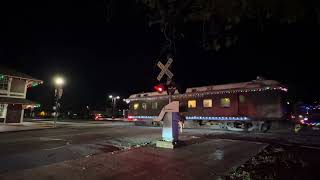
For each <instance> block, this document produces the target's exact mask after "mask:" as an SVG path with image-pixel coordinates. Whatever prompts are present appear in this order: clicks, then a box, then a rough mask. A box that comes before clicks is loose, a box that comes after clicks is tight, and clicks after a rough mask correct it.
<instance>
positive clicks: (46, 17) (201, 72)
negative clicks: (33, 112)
mask: <svg viewBox="0 0 320 180" xmlns="http://www.w3.org/2000/svg"><path fill="white" fill-rule="evenodd" d="M1 8H3V9H1V29H0V62H1V64H2V65H5V66H7V67H10V68H13V69H16V70H18V71H21V72H24V73H27V74H30V75H32V76H34V77H36V78H39V79H42V80H44V81H45V84H44V85H41V86H40V87H37V88H33V89H31V90H30V93H29V94H30V95H29V98H30V99H32V100H36V101H39V102H41V103H42V104H44V105H46V104H50V103H52V99H53V98H52V96H53V86H52V77H53V76H54V75H55V74H62V75H63V76H65V77H66V79H67V84H66V87H65V94H64V99H63V101H64V104H65V107H67V108H70V107H73V108H78V107H80V106H81V107H82V106H85V105H87V104H88V105H91V106H93V107H94V108H97V109H98V108H101V107H104V104H105V101H106V97H107V95H108V94H110V93H113V94H117V95H120V96H122V97H127V96H128V95H130V94H132V93H137V92H141V91H151V90H153V89H152V87H153V86H154V85H155V83H157V82H156V75H157V73H159V70H158V69H157V68H156V66H155V64H156V62H157V57H158V56H159V52H160V48H161V45H162V41H163V36H162V35H161V33H160V31H159V28H157V27H153V28H149V27H148V26H147V25H146V22H145V21H146V18H145V15H144V14H143V11H142V10H141V9H139V8H136V6H135V5H134V1H127V4H126V5H120V3H119V4H118V5H116V6H115V7H114V8H113V18H112V20H111V21H110V22H108V21H107V20H106V16H105V14H106V9H105V6H104V2H103V1H87V2H85V1H74V2H71V1H68V2H67V1H57V0H55V1H53V0H51V1H40V2H30V1H28V2H18V1H17V2H11V4H5V5H4V4H3V5H1ZM319 30H320V28H319V25H318V24H313V23H307V22H305V23H304V22H302V23H298V24H293V25H287V26H283V25H281V26H280V25H274V26H272V27H269V28H268V29H266V31H265V32H264V33H262V34H261V33H260V34H257V33H256V32H255V31H251V30H250V29H245V31H244V32H242V33H241V36H240V41H239V43H238V44H237V45H236V46H234V47H232V48H229V49H222V50H221V51H219V52H208V51H204V50H203V49H201V48H200V47H199V44H198V43H197V42H195V41H194V38H193V36H194V33H196V31H193V30H189V31H186V32H185V39H183V40H182V41H180V42H179V43H178V44H177V54H176V57H175V59H174V60H175V61H174V66H173V71H174V73H175V75H176V76H175V80H176V82H177V83H178V84H180V86H182V87H188V86H202V85H209V84H221V83H229V82H240V81H249V80H253V79H255V78H256V76H258V75H262V76H264V77H266V78H268V79H275V80H279V81H281V82H283V83H285V84H287V85H288V86H289V89H290V90H291V91H290V95H291V96H292V97H295V98H297V99H308V100H310V99H312V100H314V99H319V98H320V96H319V91H320V88H319V87H318V82H319V80H318V78H319V75H318V74H319V52H320V51H319V50H320V48H319V42H320V35H319V32H320V31H319Z"/></svg>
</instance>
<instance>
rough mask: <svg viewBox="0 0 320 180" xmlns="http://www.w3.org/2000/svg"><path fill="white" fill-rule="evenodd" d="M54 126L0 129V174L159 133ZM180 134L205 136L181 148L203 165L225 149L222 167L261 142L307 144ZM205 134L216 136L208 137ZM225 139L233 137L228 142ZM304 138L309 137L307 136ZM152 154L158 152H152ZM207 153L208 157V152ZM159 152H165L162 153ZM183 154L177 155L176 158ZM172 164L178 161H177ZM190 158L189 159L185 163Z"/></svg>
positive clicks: (121, 125)
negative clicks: (23, 129) (7, 131)
mask: <svg viewBox="0 0 320 180" xmlns="http://www.w3.org/2000/svg"><path fill="white" fill-rule="evenodd" d="M41 123H46V122H41ZM47 123H48V122H47ZM49 123H51V122H49ZM58 125H59V126H60V127H59V128H56V129H45V130H35V131H21V132H9V133H0V147H1V148H0V162H2V163H1V164H0V174H8V173H10V174H12V173H13V174H14V172H18V171H20V170H26V169H39V168H42V167H44V166H45V165H54V164H56V163H58V164H59V163H65V162H71V163H72V162H73V160H76V161H78V160H79V161H81V160H82V159H88V158H90V157H99V156H100V155H102V156H104V155H107V154H111V152H112V153H113V152H115V151H117V152H119V151H120V150H126V149H134V148H135V147H140V146H143V145H147V144H149V143H155V142H156V141H157V140H159V139H160V138H161V129H160V128H157V127H143V126H133V125H132V124H131V123H126V122H107V121H106V122H81V123H79V122H75V123H73V122H61V123H59V124H58ZM181 138H182V140H183V139H184V138H186V139H206V140H205V141H210V142H211V143H209V144H206V143H200V145H192V146H190V147H187V148H186V150H183V149H182V150H181V152H185V153H186V154H189V155H191V154H194V153H195V151H199V153H200V152H202V151H205V152H204V155H205V154H207V155H208V157H207V156H204V158H209V159H208V160H209V161H205V162H206V163H207V164H208V163H209V164H210V163H211V161H210V158H218V160H219V157H215V155H216V154H215V153H217V152H218V155H219V153H223V154H224V153H225V154H228V158H231V159H232V161H231V160H230V161H229V160H228V161H226V160H227V158H226V159H225V161H224V167H225V169H223V170H224V171H225V170H227V169H228V168H230V167H229V166H233V165H236V164H237V163H235V162H244V161H245V160H247V159H248V158H249V157H250V156H252V155H254V154H255V153H257V152H258V151H259V149H260V148H261V147H264V146H265V145H266V144H269V143H274V142H281V143H286V144H287V143H296V142H299V143H300V144H301V143H302V144H301V145H305V144H306V143H307V142H306V139H305V137H303V136H298V135H294V136H292V135H282V134H278V135H277V134H250V133H249V134H248V133H235V132H223V131H214V130H210V129H186V130H185V131H184V133H183V135H182V136H181ZM313 138H314V139H312V140H313V141H309V142H320V141H319V137H313ZM211 139H214V140H216V141H211ZM230 139H233V140H236V141H230ZM308 139H310V140H311V138H310V137H308ZM298 140H299V141H298ZM249 141H251V142H249ZM259 142H260V144H259ZM261 142H263V143H261ZM255 143H258V144H255ZM312 144H314V143H312ZM256 145H257V146H256ZM251 146H256V147H255V148H249V149H250V151H248V147H251ZM148 147H150V146H148ZM197 147H198V148H197ZM217 148H218V149H217ZM221 148H222V149H221ZM314 148H317V147H314ZM188 149H189V150H188ZM317 149H318V148H317ZM136 151H140V150H136ZM157 151H158V150H152V149H150V148H149V150H148V152H146V153H147V154H146V155H148V154H154V153H155V152H157ZM129 152H131V151H129ZM190 153H191V154H190ZM212 153H213V154H212ZM245 153H249V154H245ZM120 154H121V153H120ZM132 154H134V153H132ZM174 154H176V153H174ZM178 154H179V153H178ZM200 154H201V153H200ZM154 155H155V157H156V156H158V155H157V153H155V154H154ZM212 155H214V157H211V156H212ZM163 156H164V157H167V156H166V155H165V154H163ZM138 157H140V158H144V155H143V154H142V155H139V156H137V157H136V160H138V159H139V158H138ZM183 157H184V156H181V158H183ZM199 157H200V156H199ZM224 157H226V156H224ZM108 158H110V157H108ZM150 158H151V157H150ZM167 158H168V157H167ZM192 158H193V159H194V160H193V161H197V157H192ZM96 159H99V158H96ZM167 161H168V162H171V161H172V159H170V158H169V159H167ZM197 162H198V161H197ZM228 162H230V163H228ZM124 163H125V160H124ZM177 163H178V164H179V162H177ZM192 163H193V162H192V161H190V164H192ZM198 163H199V162H198ZM142 164H143V163H142ZM207 164H203V166H207ZM237 165H239V164H237ZM218 166H219V165H218V164H217V167H218ZM210 167H211V166H210ZM40 171H41V170H40ZM36 172H37V171H36ZM221 172H222V171H221ZM92 173H93V174H94V171H93V172H92ZM102 176H104V175H102ZM9 177H11V176H9ZM128 177H129V176H128Z"/></svg>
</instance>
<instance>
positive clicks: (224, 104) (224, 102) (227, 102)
mask: <svg viewBox="0 0 320 180" xmlns="http://www.w3.org/2000/svg"><path fill="white" fill-rule="evenodd" d="M230 105H231V101H230V98H222V99H220V106H221V107H230Z"/></svg>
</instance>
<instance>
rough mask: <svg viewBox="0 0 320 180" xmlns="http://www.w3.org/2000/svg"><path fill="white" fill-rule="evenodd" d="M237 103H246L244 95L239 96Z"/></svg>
mask: <svg viewBox="0 0 320 180" xmlns="http://www.w3.org/2000/svg"><path fill="white" fill-rule="evenodd" d="M239 102H240V103H245V102H246V97H245V96H244V95H240V96H239Z"/></svg>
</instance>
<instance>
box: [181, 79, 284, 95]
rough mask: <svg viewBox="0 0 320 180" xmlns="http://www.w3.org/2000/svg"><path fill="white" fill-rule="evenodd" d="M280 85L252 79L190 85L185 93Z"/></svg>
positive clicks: (271, 81) (274, 82)
mask: <svg viewBox="0 0 320 180" xmlns="http://www.w3.org/2000/svg"><path fill="white" fill-rule="evenodd" d="M280 85H281V83H280V82H278V81H275V80H253V81H249V82H242V83H230V84H222V85H210V86H201V87H192V88H187V90H186V93H193V92H204V91H224V90H233V89H252V88H261V87H266V86H270V87H275V86H280Z"/></svg>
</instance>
